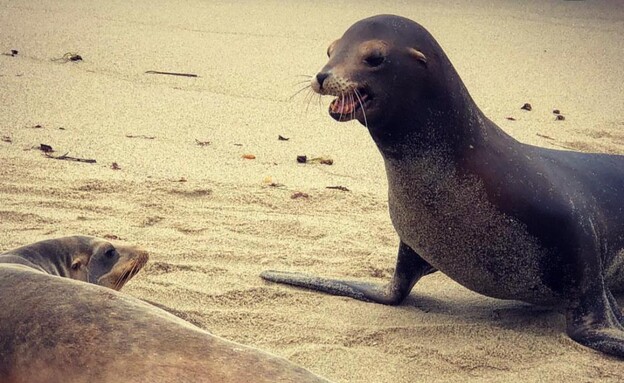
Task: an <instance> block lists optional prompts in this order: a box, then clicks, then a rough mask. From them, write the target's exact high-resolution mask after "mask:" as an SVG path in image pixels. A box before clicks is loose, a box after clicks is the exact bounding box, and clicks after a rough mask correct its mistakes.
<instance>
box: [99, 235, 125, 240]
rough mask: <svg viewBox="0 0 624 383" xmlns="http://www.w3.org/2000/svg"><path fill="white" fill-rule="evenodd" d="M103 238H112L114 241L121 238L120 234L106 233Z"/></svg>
mask: <svg viewBox="0 0 624 383" xmlns="http://www.w3.org/2000/svg"><path fill="white" fill-rule="evenodd" d="M102 238H104V239H112V240H113V241H115V240H120V239H121V238H120V237H119V236H118V235H115V234H104V235H103V236H102Z"/></svg>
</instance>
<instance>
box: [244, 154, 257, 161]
mask: <svg viewBox="0 0 624 383" xmlns="http://www.w3.org/2000/svg"><path fill="white" fill-rule="evenodd" d="M242 157H243V158H244V159H246V160H255V159H256V156H254V155H253V154H243V155H242Z"/></svg>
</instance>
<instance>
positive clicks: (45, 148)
mask: <svg viewBox="0 0 624 383" xmlns="http://www.w3.org/2000/svg"><path fill="white" fill-rule="evenodd" d="M37 149H39V150H41V151H42V152H44V153H54V149H52V147H51V146H50V145H46V144H39V147H38V148H37Z"/></svg>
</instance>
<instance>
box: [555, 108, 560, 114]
mask: <svg viewBox="0 0 624 383" xmlns="http://www.w3.org/2000/svg"><path fill="white" fill-rule="evenodd" d="M553 114H561V111H560V110H559V109H553Z"/></svg>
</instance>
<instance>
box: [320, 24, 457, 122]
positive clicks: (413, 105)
mask: <svg viewBox="0 0 624 383" xmlns="http://www.w3.org/2000/svg"><path fill="white" fill-rule="evenodd" d="M440 53H441V56H440ZM327 55H328V57H329V61H328V62H327V64H326V65H325V66H324V67H323V68H322V69H321V70H320V71H319V72H318V73H317V74H316V76H314V77H313V79H312V83H311V87H312V89H313V90H314V91H315V92H317V93H319V94H321V95H332V96H335V97H336V98H335V99H334V100H333V101H332V102H331V104H330V106H329V114H330V115H331V116H332V117H333V118H334V119H336V120H338V121H349V120H352V119H357V120H358V121H359V122H360V123H362V124H363V125H365V126H367V127H368V128H369V129H371V131H374V130H377V131H380V130H384V129H387V128H389V127H392V126H395V125H397V122H399V123H400V124H398V125H404V124H405V123H413V122H414V121H413V120H416V122H418V120H421V122H422V121H423V120H424V119H423V118H422V117H423V116H422V114H426V113H428V112H430V111H428V108H429V106H430V105H431V104H432V103H435V100H436V99H437V98H439V95H440V93H441V92H442V91H443V89H441V88H440V76H441V75H443V74H441V73H438V72H439V70H440V68H439V67H440V65H438V64H439V63H438V61H444V60H446V57H445V56H444V54H443V53H442V51H441V49H440V48H439V46H438V45H437V43H436V42H435V40H434V39H433V37H431V35H430V34H429V32H427V30H426V29H424V28H423V27H422V26H420V25H419V24H417V23H415V22H413V21H411V20H409V19H406V18H404V17H400V16H393V15H380V16H374V17H370V18H367V19H364V20H361V21H358V22H357V23H355V24H354V25H353V26H351V27H350V28H349V29H348V30H347V31H346V32H345V33H344V35H343V36H342V37H341V38H339V39H338V40H336V41H334V42H333V43H331V44H330V46H329V48H328V50H327ZM443 88H444V87H443ZM429 109H430V108H429ZM407 120H409V121H407Z"/></svg>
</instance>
